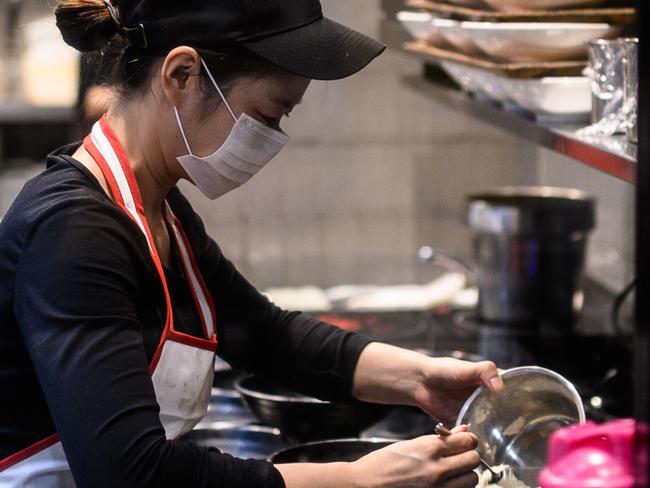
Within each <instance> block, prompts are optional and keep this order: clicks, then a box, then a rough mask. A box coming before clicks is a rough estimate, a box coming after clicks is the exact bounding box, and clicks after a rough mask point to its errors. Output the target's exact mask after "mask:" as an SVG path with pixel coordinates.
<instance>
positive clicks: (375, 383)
mask: <svg viewBox="0 0 650 488" xmlns="http://www.w3.org/2000/svg"><path fill="white" fill-rule="evenodd" d="M428 359H429V358H428V357H427V356H424V355H423V354H419V353H416V352H413V351H409V350H408V349H402V348H399V347H395V346H390V345H388V344H382V343H379V342H373V343H371V344H369V345H368V346H367V347H366V348H365V349H364V350H363V352H362V353H361V356H360V357H359V361H358V363H357V368H356V370H355V373H354V381H353V388H352V393H353V395H354V396H355V397H356V398H358V399H359V400H363V401H367V402H376V403H389V404H399V405H417V402H416V398H417V395H418V392H420V391H421V389H422V388H423V387H424V380H425V369H426V362H427V360H428Z"/></svg>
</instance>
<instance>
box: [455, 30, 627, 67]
mask: <svg viewBox="0 0 650 488" xmlns="http://www.w3.org/2000/svg"><path fill="white" fill-rule="evenodd" d="M461 27H462V29H463V30H464V31H465V33H466V35H467V36H468V37H469V38H470V40H471V42H472V43H473V44H474V45H476V46H478V47H479V48H480V49H481V50H482V51H483V52H485V53H486V54H488V55H490V56H492V57H493V58H495V59H498V60H501V61H508V62H521V63H525V62H536V61H559V60H567V59H582V58H586V55H587V45H586V43H587V42H588V41H590V40H592V39H600V38H608V37H613V36H615V35H616V34H617V33H618V32H619V31H620V28H619V27H615V26H611V25H609V24H570V23H535V22H532V23H519V22H462V24H461Z"/></svg>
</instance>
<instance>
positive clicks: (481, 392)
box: [457, 366, 585, 486]
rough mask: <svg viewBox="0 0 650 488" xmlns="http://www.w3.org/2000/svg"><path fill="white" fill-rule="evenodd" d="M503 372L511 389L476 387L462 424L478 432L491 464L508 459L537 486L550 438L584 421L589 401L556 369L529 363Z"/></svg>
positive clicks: (523, 478) (521, 475)
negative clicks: (495, 390) (494, 391)
mask: <svg viewBox="0 0 650 488" xmlns="http://www.w3.org/2000/svg"><path fill="white" fill-rule="evenodd" d="M501 377H502V378H503V381H504V383H505V386H506V389H505V392H504V393H503V394H501V395H492V394H491V393H490V392H489V391H488V390H486V389H485V388H483V387H481V388H479V389H478V390H476V391H475V392H474V393H473V394H472V396H470V398H469V399H468V400H467V401H466V402H465V405H463V408H462V409H461V411H460V414H459V416H458V421H457V425H461V424H467V425H469V428H470V430H471V431H472V432H473V433H474V434H476V435H477V436H478V438H479V445H478V451H479V453H480V454H481V456H482V457H483V459H485V461H486V462H487V463H488V464H490V465H493V466H496V465H500V464H508V465H510V466H511V467H512V469H513V471H514V473H515V475H516V476H517V477H518V478H519V479H520V480H521V481H523V482H524V483H526V484H528V485H529V486H537V484H536V483H537V476H538V474H539V472H540V471H541V470H542V468H543V467H544V466H545V465H546V450H547V441H548V438H549V437H550V435H551V434H552V433H553V432H554V431H556V430H557V429H560V428H562V427H565V426H567V425H571V424H575V423H584V422H585V410H584V406H583V404H582V400H581V399H580V395H578V392H577V391H576V389H575V387H574V386H573V385H572V384H571V383H570V382H569V381H568V380H567V379H566V378H564V377H563V376H561V375H559V374H558V373H556V372H554V371H551V370H548V369H545V368H540V367H536V366H525V367H520V368H513V369H510V370H507V371H505V372H503V373H502V375H501Z"/></svg>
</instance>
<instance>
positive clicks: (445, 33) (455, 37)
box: [431, 17, 480, 56]
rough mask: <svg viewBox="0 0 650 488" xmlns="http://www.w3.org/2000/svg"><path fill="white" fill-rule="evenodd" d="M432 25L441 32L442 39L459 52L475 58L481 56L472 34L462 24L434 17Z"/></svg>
mask: <svg viewBox="0 0 650 488" xmlns="http://www.w3.org/2000/svg"><path fill="white" fill-rule="evenodd" d="M431 23H432V25H433V27H434V28H436V29H437V31H438V32H440V34H441V35H442V37H444V38H445V40H446V41H447V42H448V43H449V44H451V45H452V46H453V47H454V48H455V49H457V50H458V51H460V52H462V53H464V54H470V55H474V56H475V55H477V54H480V51H479V49H478V47H477V46H476V44H474V41H472V37H471V36H470V34H469V33H468V32H467V31H466V30H465V29H463V27H462V26H461V22H459V21H457V20H452V19H441V18H438V17H434V18H433V19H432V20H431Z"/></svg>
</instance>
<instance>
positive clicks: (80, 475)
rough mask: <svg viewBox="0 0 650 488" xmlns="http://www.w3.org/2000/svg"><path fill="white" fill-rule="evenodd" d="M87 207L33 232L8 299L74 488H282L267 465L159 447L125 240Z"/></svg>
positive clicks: (112, 218) (58, 214)
mask: <svg viewBox="0 0 650 488" xmlns="http://www.w3.org/2000/svg"><path fill="white" fill-rule="evenodd" d="M88 207H89V208H84V209H83V211H81V212H80V211H79V205H75V207H74V208H69V209H67V210H66V209H59V210H55V211H53V212H52V213H51V215H49V216H48V217H47V218H46V219H44V220H43V221H42V222H41V223H40V224H38V225H34V228H33V230H32V232H31V235H30V236H29V237H28V238H27V244H26V245H25V248H24V249H23V252H22V256H21V262H20V265H19V269H18V272H17V275H16V281H15V288H14V297H15V299H14V309H15V315H16V319H17V323H18V324H19V326H20V329H21V333H22V336H23V338H24V342H25V344H26V347H27V349H28V351H29V354H30V357H31V360H32V362H33V366H34V368H35V370H36V373H37V376H38V379H39V382H40V384H41V386H42V389H43V393H44V396H45V398H46V400H47V404H48V408H49V410H50V412H51V415H52V418H53V421H54V424H55V426H56V429H57V431H58V433H59V434H60V437H61V442H62V444H63V447H64V450H65V452H66V455H67V458H68V461H69V464H70V466H71V468H72V473H73V475H74V477H75V480H76V482H77V484H78V486H79V487H93V488H96V487H112V488H113V487H122V488H125V487H138V488H140V487H157V488H158V487H173V488H178V487H179V486H187V487H209V486H211V487H216V486H219V487H224V488H225V487H269V488H271V487H272V488H282V487H284V482H283V480H282V477H281V475H280V473H279V472H278V471H277V470H276V469H275V468H274V467H273V466H272V465H271V464H269V463H266V462H262V461H244V460H239V459H235V458H232V457H231V456H228V455H225V454H221V453H219V452H218V451H215V450H211V449H206V448H201V447H197V446H196V445H194V444H192V443H189V442H185V441H183V440H171V441H170V440H166V439H165V434H164V430H163V428H162V425H161V423H160V420H159V417H158V411H159V409H158V405H157V402H156V398H155V395H154V390H153V384H152V381H151V378H150V376H149V373H148V360H147V358H146V354H145V350H144V347H143V339H142V337H143V336H142V326H141V324H140V323H139V320H138V316H137V314H136V306H135V303H137V302H136V301H137V300H138V297H139V290H138V285H137V283H136V280H135V277H134V273H133V266H134V264H133V262H132V261H133V260H132V259H131V256H133V254H132V246H133V243H132V242H131V241H132V240H133V235H132V233H130V232H127V231H126V230H125V228H124V224H123V223H122V224H120V223H118V222H117V221H118V220H119V218H118V217H116V215H114V214H110V215H107V213H110V212H109V211H107V210H106V209H105V208H101V207H100V206H99V205H97V204H94V207H95V208H93V204H92V203H90V204H89V205H88ZM97 207H99V208H97ZM104 207H105V206H104ZM115 212H118V211H117V210H116V211H115ZM130 250H131V251H130Z"/></svg>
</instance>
